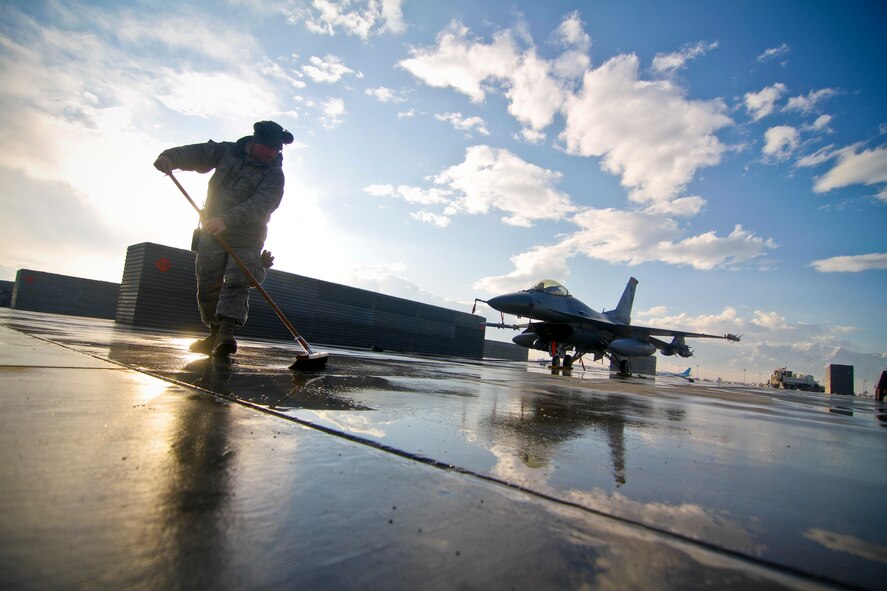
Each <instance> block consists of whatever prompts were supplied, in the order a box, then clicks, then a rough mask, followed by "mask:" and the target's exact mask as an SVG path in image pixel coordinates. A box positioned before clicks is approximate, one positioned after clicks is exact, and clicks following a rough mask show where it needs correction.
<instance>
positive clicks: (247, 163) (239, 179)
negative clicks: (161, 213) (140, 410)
mask: <svg viewBox="0 0 887 591" xmlns="http://www.w3.org/2000/svg"><path fill="white" fill-rule="evenodd" d="M251 139H252V136H247V137H244V138H241V139H239V140H238V141H237V142H221V143H216V142H213V141H209V142H207V143H205V144H194V145H190V146H181V147H178V148H170V149H169V150H165V151H164V152H162V154H161V156H166V157H167V158H169V159H170V161H171V162H172V165H173V167H174V168H179V169H181V170H194V171H197V172H201V173H204V172H209V171H210V170H213V169H215V173H214V174H213V176H212V178H210V180H209V188H208V190H207V196H206V205H205V206H204V210H203V211H204V217H205V218H211V217H219V218H221V219H222V221H223V222H225V226H226V229H225V231H224V232H223V233H222V237H223V238H224V239H225V240H226V241H227V242H228V244H229V245H230V246H231V247H232V248H233V250H234V252H236V253H237V255H238V256H239V257H240V258H241V260H242V261H243V263H244V265H246V268H247V269H249V270H250V272H251V273H252V274H253V275H254V276H255V278H256V280H257V281H259V282H261V281H262V280H263V279H264V278H265V268H264V267H263V266H262V263H261V261H260V257H261V252H262V246H263V245H264V243H265V237H266V236H267V235H268V221H269V220H270V219H271V213H272V212H273V211H274V210H275V209H277V207H278V206H279V205H280V200H281V198H282V197H283V184H284V178H283V169H282V167H281V166H282V162H283V157H282V156H280V155H278V157H277V159H276V160H274V161H273V162H271V163H270V164H262V163H261V162H258V161H256V160H253V159H252V158H250V157H249V155H248V154H247V152H246V147H247V143H248V142H249V141H250V140H251ZM290 139H292V138H290ZM200 234H201V236H200V241H199V243H198V246H197V265H196V271H195V272H196V275H197V304H198V306H199V308H200V317H201V319H202V320H203V323H204V324H206V325H207V326H212V325H214V324H218V322H219V319H220V318H222V317H227V318H233V319H234V320H235V322H236V323H237V325H243V323H245V322H246V319H247V315H248V312H249V280H248V279H247V278H246V277H245V276H244V275H243V273H241V271H240V269H238V268H237V265H236V263H235V262H234V261H233V260H229V257H228V254H227V253H226V252H225V250H224V249H223V248H222V246H221V245H220V244H219V242H218V241H217V240H216V239H215V238H214V237H213V236H212V235H211V234H209V233H208V232H201V233H200Z"/></svg>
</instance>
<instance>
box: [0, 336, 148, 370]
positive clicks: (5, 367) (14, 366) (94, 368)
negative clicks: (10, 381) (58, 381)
mask: <svg viewBox="0 0 887 591" xmlns="http://www.w3.org/2000/svg"><path fill="white" fill-rule="evenodd" d="M54 344H57V343H54ZM102 361H107V360H106V359H103V360H102ZM109 363H110V362H109ZM7 368H9V369H86V370H93V371H94V370H98V371H125V370H127V369H132V368H131V367H126V366H123V367H82V366H79V365H12V364H9V365H7V364H5V363H0V369H7Z"/></svg>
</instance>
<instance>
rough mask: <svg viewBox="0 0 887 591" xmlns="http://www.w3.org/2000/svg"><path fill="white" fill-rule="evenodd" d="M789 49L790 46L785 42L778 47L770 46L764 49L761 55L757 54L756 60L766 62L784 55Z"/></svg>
mask: <svg viewBox="0 0 887 591" xmlns="http://www.w3.org/2000/svg"><path fill="white" fill-rule="evenodd" d="M789 51H791V48H790V47H789V46H788V45H787V44H785V43H783V44H782V45H780V46H778V47H771V48H770V49H767V50H765V51H764V52H763V53H762V54H761V55H759V56H758V61H759V62H766V61H769V60H772V59H776V58H779V57H782V56H784V55H786V54H787V53H788V52H789Z"/></svg>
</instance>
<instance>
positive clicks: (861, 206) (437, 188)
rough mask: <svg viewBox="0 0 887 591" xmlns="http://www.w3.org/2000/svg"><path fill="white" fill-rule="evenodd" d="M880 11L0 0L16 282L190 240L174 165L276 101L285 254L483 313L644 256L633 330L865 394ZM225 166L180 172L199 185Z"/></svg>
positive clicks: (884, 191) (871, 345) (747, 5)
mask: <svg viewBox="0 0 887 591" xmlns="http://www.w3.org/2000/svg"><path fill="white" fill-rule="evenodd" d="M885 17H887V7H885V5H884V4H883V3H881V2H852V3H838V2H809V1H805V2H779V3H772V2H734V3H711V2H675V3H661V2H567V1H555V2H544V3H543V2H533V1H523V2H498V1H488V2H460V1H450V2H432V1H422V2H418V1H416V2H411V1H410V0H404V1H402V2H401V1H398V0H386V1H375V0H373V1H356V0H355V1H352V2H328V1H321V0H315V1H313V2H307V1H305V2H295V1H286V2H284V1H275V0H266V1H262V2H257V1H253V0H231V1H229V2H212V3H211V2H205V3H204V2H190V3H189V2H183V3H180V4H178V5H176V6H171V5H169V3H163V2H90V3H86V4H76V3H72V2H64V3H61V2H43V3H39V2H7V3H4V5H3V7H2V8H0V52H2V54H0V55H2V58H0V76H2V78H3V83H2V85H0V96H2V99H0V100H2V107H3V108H2V110H0V117H2V119H3V122H2V126H0V129H2V132H0V141H2V143H3V146H2V148H3V149H2V151H0V182H2V185H3V187H4V191H3V192H2V193H0V199H2V202H3V209H4V216H3V218H2V221H0V277H2V278H5V279H11V278H13V277H14V275H15V271H16V270H17V269H20V268H35V269H39V270H44V271H49V272H56V273H63V274H70V275H77V276H82V277H90V278H96V279H104V280H110V281H119V280H120V276H121V273H122V267H123V258H124V254H125V249H126V246H128V245H129V244H134V243H138V242H143V241H152V242H159V243H164V244H170V245H174V246H180V247H186V246H187V244H188V240H189V237H190V229H191V228H192V227H193V224H194V216H193V212H191V211H190V210H189V207H188V206H187V204H186V203H185V202H184V200H183V199H182V198H181V196H179V195H178V193H177V192H176V190H175V187H174V186H173V185H172V183H170V182H169V180H168V179H165V178H163V176H162V175H160V174H159V173H157V172H156V171H154V170H153V168H152V167H151V163H152V162H153V160H154V158H155V157H156V155H157V154H158V153H159V152H160V151H161V150H162V149H164V148H166V147H170V146H175V145H181V144H186V143H196V142H202V141H206V140H208V139H210V138H211V139H215V140H234V139H237V138H239V137H241V136H243V135H247V134H248V133H249V132H250V130H251V126H252V123H253V122H254V121H257V120H261V119H274V120H276V121H278V122H280V123H281V124H282V125H283V126H284V127H286V128H288V129H289V130H291V131H292V132H293V134H294V135H295V137H296V143H295V144H293V145H292V146H289V147H287V148H286V150H285V163H284V167H285V172H286V175H287V190H286V195H285V197H284V202H283V205H282V206H281V208H280V209H279V210H278V211H277V212H276V213H275V215H274V218H273V220H272V224H271V227H270V236H269V240H268V243H267V246H268V247H269V248H270V249H271V250H272V251H273V252H274V254H275V256H276V263H277V268H279V269H281V270H284V271H290V272H294V273H299V274H303V275H308V276H311V277H317V278H321V279H326V280H331V281H336V282H340V283H344V284H347V285H353V286H358V287H364V288H368V289H374V290H378V291H382V292H384V293H389V294H392V295H397V296H402V297H407V298H410V299H417V300H421V301H426V302H429V303H433V304H437V305H442V306H446V307H449V308H454V309H460V310H465V311H468V310H469V309H470V307H471V302H472V300H473V298H475V297H489V296H491V295H495V294H496V293H501V292H504V291H510V290H513V289H519V288H523V287H526V286H527V285H529V284H531V283H532V282H533V281H534V280H537V279H540V278H553V279H558V280H560V281H562V282H564V283H565V284H566V285H567V286H568V288H569V289H570V290H571V291H572V293H573V294H574V295H576V296H577V297H579V298H580V299H582V300H583V301H585V302H586V303H587V304H589V305H591V306H592V307H594V308H596V309H601V308H610V307H612V306H614V305H615V303H616V302H617V300H618V298H619V295H620V293H621V291H622V289H623V287H624V285H625V282H626V281H627V280H628V278H629V277H630V276H635V277H637V278H638V280H639V281H640V284H639V287H638V295H637V299H636V301H635V313H634V321H635V322H638V323H644V324H652V325H664V326H674V327H679V328H686V329H690V330H704V331H706V332H713V333H718V334H722V333H726V332H733V333H741V334H743V335H745V336H744V338H743V341H742V343H739V344H728V343H720V342H713V343H708V342H701V343H699V344H698V345H697V347H696V351H697V357H696V358H694V359H693V360H691V363H692V364H693V365H694V371H695V366H696V365H698V366H699V369H700V371H701V373H702V376H703V377H715V376H722V377H724V378H727V379H741V378H742V376H743V369H744V370H746V372H745V375H746V377H747V379H749V380H752V379H757V378H758V376H759V375H761V377H764V378H766V376H767V375H769V373H770V372H771V371H772V370H773V369H774V368H775V367H781V366H783V365H788V366H789V367H790V368H793V369H796V370H798V371H804V372H808V373H812V374H814V375H815V376H816V377H817V378H818V379H820V380H822V379H823V378H824V368H825V365H827V364H828V363H851V364H853V365H855V366H856V367H857V376H856V377H857V381H858V383H859V386H860V389H861V386H862V380H863V379H866V380H868V382H869V389H870V390H871V387H872V386H871V384H872V382H873V381H874V380H876V379H877V376H878V374H879V373H880V371H881V369H884V368H885V367H887V353H885V351H887V336H885V334H887V309H885V304H884V301H885V298H884V295H883V294H884V292H885V288H887V243H885V242H887V241H885V222H887V88H885V84H887V83H885V76H884V74H883V73H884V72H885V71H887V63H885V62H887V47H885V46H887V42H885V41H884V37H883V24H884V23H885V22H887V20H885ZM207 178H208V177H207V176H204V175H198V174H196V173H183V174H181V175H180V180H181V181H182V182H183V183H184V184H185V186H186V187H188V188H189V189H190V190H191V192H192V194H194V195H202V194H203V193H204V191H205V187H206V181H207ZM482 313H485V314H486V316H487V317H488V318H489V319H493V317H494V315H495V313H492V312H491V311H489V310H486V311H485V312H484V311H482ZM497 332H498V333H500V334H496V333H497ZM488 333H489V334H488V336H489V337H493V338H499V339H502V340H505V339H508V338H510V337H511V336H512V334H510V333H508V332H506V331H495V330H492V329H491V330H490V331H488ZM672 366H674V367H672ZM660 367H663V368H666V369H678V368H677V366H676V365H675V362H674V361H672V360H670V359H665V358H661V359H660ZM680 369H683V367H681V368H680Z"/></svg>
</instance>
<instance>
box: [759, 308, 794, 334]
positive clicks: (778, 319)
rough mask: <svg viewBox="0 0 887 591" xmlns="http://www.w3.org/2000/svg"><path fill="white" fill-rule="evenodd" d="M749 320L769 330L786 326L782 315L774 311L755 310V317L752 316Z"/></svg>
mask: <svg viewBox="0 0 887 591" xmlns="http://www.w3.org/2000/svg"><path fill="white" fill-rule="evenodd" d="M751 322H752V324H756V325H757V326H760V327H762V328H766V329H769V330H779V329H784V328H786V327H787V325H786V323H785V317H784V316H781V315H779V314H777V313H776V312H764V311H762V310H755V317H754V318H752V320H751Z"/></svg>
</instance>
